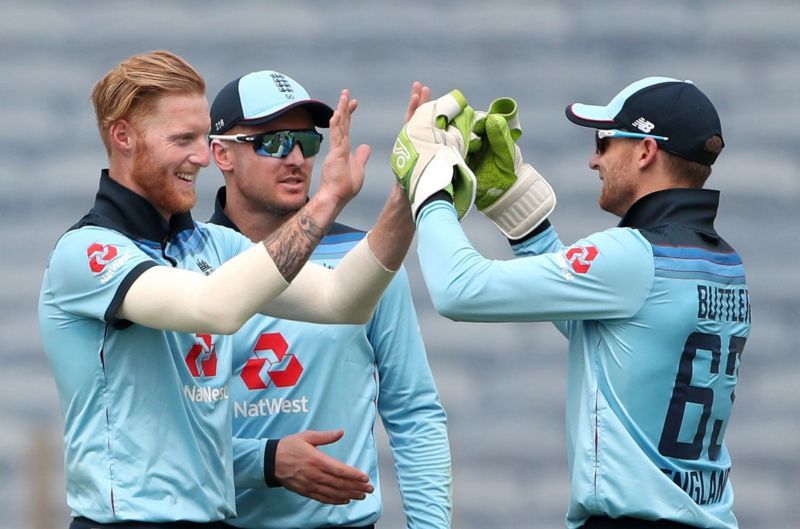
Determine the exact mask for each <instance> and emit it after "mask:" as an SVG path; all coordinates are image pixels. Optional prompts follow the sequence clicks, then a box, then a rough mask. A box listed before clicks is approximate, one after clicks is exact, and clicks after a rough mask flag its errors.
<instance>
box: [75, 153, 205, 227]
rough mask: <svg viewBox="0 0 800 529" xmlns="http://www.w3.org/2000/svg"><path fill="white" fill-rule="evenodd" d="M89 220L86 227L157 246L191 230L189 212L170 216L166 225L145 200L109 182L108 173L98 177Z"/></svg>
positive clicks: (115, 183) (117, 184) (191, 221)
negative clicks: (104, 230)
mask: <svg viewBox="0 0 800 529" xmlns="http://www.w3.org/2000/svg"><path fill="white" fill-rule="evenodd" d="M89 216H90V217H92V218H91V219H88V220H89V223H90V224H94V225H98V226H103V227H105V228H111V229H113V230H116V231H118V232H120V233H122V234H124V235H126V236H128V237H131V238H133V239H146V240H150V241H156V242H160V243H164V242H166V241H168V240H170V239H172V238H173V237H174V236H175V235H176V234H178V233H179V232H181V231H184V230H190V229H194V221H193V220H192V214H191V213H190V212H186V213H177V214H175V215H172V218H170V221H169V223H168V222H167V221H166V220H164V218H163V217H162V216H161V214H159V213H158V211H157V210H156V208H155V207H153V205H152V204H151V203H150V202H149V201H148V200H147V199H146V198H144V197H143V196H141V195H139V194H137V193H134V192H133V191H131V190H130V189H128V188H127V187H125V186H123V185H121V184H119V183H118V182H116V181H115V180H113V179H112V178H111V177H110V176H109V174H108V169H103V170H102V171H101V173H100V187H99V189H98V190H97V195H96V196H95V202H94V207H93V208H92V211H91V212H90V214H89Z"/></svg>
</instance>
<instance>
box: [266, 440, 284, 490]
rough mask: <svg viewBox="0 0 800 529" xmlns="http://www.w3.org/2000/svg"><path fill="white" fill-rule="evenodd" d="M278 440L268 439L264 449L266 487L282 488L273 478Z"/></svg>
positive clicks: (276, 479)
mask: <svg viewBox="0 0 800 529" xmlns="http://www.w3.org/2000/svg"><path fill="white" fill-rule="evenodd" d="M279 442H280V439H270V440H268V441H267V444H266V446H265V447H264V482H265V483H266V484H267V486H268V487H273V488H274V487H280V486H282V485H281V484H280V482H279V481H278V478H276V477H275V454H276V453H277V452H278V443H279Z"/></svg>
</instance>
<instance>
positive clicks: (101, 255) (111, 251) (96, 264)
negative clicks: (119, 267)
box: [86, 242, 117, 274]
mask: <svg viewBox="0 0 800 529" xmlns="http://www.w3.org/2000/svg"><path fill="white" fill-rule="evenodd" d="M86 256H87V257H88V258H89V268H90V269H91V270H92V272H94V273H95V274H99V273H100V272H102V271H103V270H105V268H106V265H107V264H108V263H110V262H111V261H113V260H114V258H116V257H117V247H116V246H112V245H110V244H100V243H99V242H96V243H94V244H92V245H91V246H89V247H88V248H87V249H86Z"/></svg>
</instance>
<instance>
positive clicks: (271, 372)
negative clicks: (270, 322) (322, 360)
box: [241, 332, 303, 390]
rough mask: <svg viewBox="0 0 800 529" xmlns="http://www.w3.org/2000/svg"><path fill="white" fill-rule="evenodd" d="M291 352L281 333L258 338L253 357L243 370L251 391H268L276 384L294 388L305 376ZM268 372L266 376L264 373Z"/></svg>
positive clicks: (246, 384) (246, 383) (265, 334)
mask: <svg viewBox="0 0 800 529" xmlns="http://www.w3.org/2000/svg"><path fill="white" fill-rule="evenodd" d="M288 351H289V344H288V343H286V339H285V338H284V337H283V335H282V334H281V333H279V332H268V333H264V334H262V335H261V336H259V337H258V340H256V344H255V346H254V347H253V356H252V357H251V358H250V359H249V360H248V361H247V363H246V364H245V366H244V368H242V374H241V377H242V381H243V382H244V384H245V386H247V388H248V389H250V390H260V389H267V388H268V387H269V386H270V385H272V384H274V385H275V386H276V387H279V388H284V387H288V386H294V385H295V384H297V381H298V380H300V375H302V374H303V366H302V365H301V364H300V361H299V360H298V359H297V357H296V356H295V355H293V354H291V353H289V352H288ZM265 370H266V376H264V373H263V372H264V371H265Z"/></svg>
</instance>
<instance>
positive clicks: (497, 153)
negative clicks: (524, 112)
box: [467, 98, 556, 240]
mask: <svg viewBox="0 0 800 529" xmlns="http://www.w3.org/2000/svg"><path fill="white" fill-rule="evenodd" d="M472 130H473V135H472V139H471V146H470V149H469V150H470V152H471V154H470V155H469V156H468V158H467V162H468V164H469V167H471V168H472V170H473V171H474V173H475V178H476V180H477V190H476V199H475V205H476V206H478V209H479V210H480V211H481V212H482V213H483V214H484V215H486V216H487V217H489V219H490V220H491V221H492V222H494V224H495V225H496V226H497V227H498V228H499V229H500V231H501V232H503V234H504V235H505V236H506V237H507V238H509V239H512V240H514V239H520V238H522V237H524V236H525V235H527V234H529V233H530V232H531V231H533V230H534V229H535V228H536V226H538V225H539V224H541V223H542V222H544V220H545V219H546V218H547V216H548V215H549V214H550V213H552V212H553V210H554V209H555V207H556V195H555V192H554V191H553V188H552V187H550V184H549V183H548V182H547V180H545V179H544V177H543V176H542V175H540V174H539V173H538V172H537V171H536V169H534V168H533V167H532V166H531V165H530V164H527V163H523V161H522V154H521V153H520V150H519V147H518V146H517V144H516V140H518V139H519V137H520V136H521V135H522V128H521V127H520V124H519V120H518V118H517V103H516V101H514V100H513V99H511V98H500V99H495V100H494V101H493V102H492V104H491V106H490V107H489V110H488V112H486V113H482V112H481V113H476V119H475V122H474V124H473V129H472Z"/></svg>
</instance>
